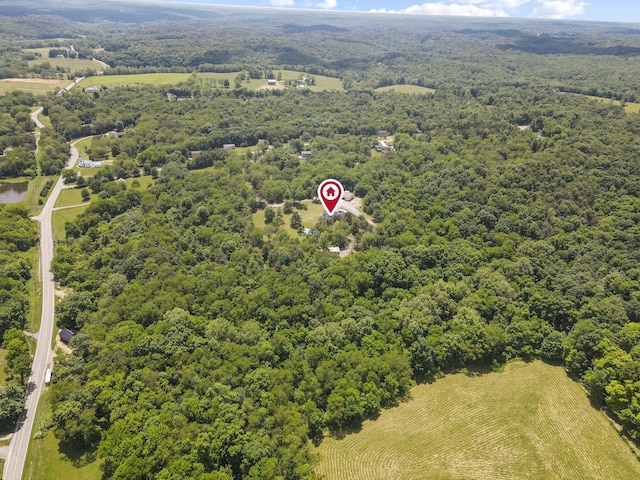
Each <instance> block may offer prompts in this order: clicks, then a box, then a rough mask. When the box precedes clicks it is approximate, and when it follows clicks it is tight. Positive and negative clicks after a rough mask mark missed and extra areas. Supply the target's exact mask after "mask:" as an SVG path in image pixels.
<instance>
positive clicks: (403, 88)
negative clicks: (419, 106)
mask: <svg viewBox="0 0 640 480" xmlns="http://www.w3.org/2000/svg"><path fill="white" fill-rule="evenodd" d="M390 91H393V92H399V93H435V90H434V89H433V88H427V87H419V86H417V85H389V86H387V87H380V88H376V92H390Z"/></svg>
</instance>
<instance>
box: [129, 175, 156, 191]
mask: <svg viewBox="0 0 640 480" xmlns="http://www.w3.org/2000/svg"><path fill="white" fill-rule="evenodd" d="M136 180H137V181H138V183H139V184H140V189H142V190H146V189H147V188H149V186H151V185H153V182H154V181H155V180H154V179H153V178H152V177H151V175H142V176H141V177H132V178H127V188H129V187H131V184H132V183H133V182H135V181H136Z"/></svg>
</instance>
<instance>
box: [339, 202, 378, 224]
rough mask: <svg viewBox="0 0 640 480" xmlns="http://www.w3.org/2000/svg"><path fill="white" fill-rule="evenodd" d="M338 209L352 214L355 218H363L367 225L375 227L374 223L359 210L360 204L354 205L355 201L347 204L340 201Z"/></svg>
mask: <svg viewBox="0 0 640 480" xmlns="http://www.w3.org/2000/svg"><path fill="white" fill-rule="evenodd" d="M338 208H342V209H344V210H346V211H347V212H351V213H352V214H354V215H355V216H356V217H360V216H362V217H364V219H365V220H366V221H367V222H368V223H369V225H372V226H374V227H375V226H376V224H375V223H374V221H373V220H371V219H370V218H369V217H368V216H367V214H366V213H364V212H363V211H362V210H361V208H360V202H359V201H358V202H357V203H356V201H355V200H353V201H351V202H347V201H346V200H344V199H343V200H341V201H340V204H339V205H338Z"/></svg>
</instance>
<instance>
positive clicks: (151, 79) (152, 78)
mask: <svg viewBox="0 0 640 480" xmlns="http://www.w3.org/2000/svg"><path fill="white" fill-rule="evenodd" d="M238 73H239V72H235V73H234V72H231V73H208V72H205V73H197V74H196V78H197V79H200V80H211V81H215V82H216V85H219V86H222V83H223V82H224V80H225V79H226V80H229V83H230V84H231V88H233V85H234V80H235V78H236V77H237V76H238ZM278 73H281V75H282V79H283V80H282V81H281V82H279V85H278V86H276V87H268V86H267V80H266V79H264V78H263V79H259V80H255V79H254V80H250V81H249V82H247V81H244V82H242V86H243V87H246V88H248V89H250V90H256V89H258V88H284V85H283V84H284V81H285V80H294V79H297V78H298V77H299V76H300V72H294V71H291V70H274V74H275V75H277V74H278ZM191 76H192V74H191V73H141V74H132V75H102V76H99V77H89V78H85V79H84V80H82V81H81V82H79V83H78V87H80V88H86V87H92V86H93V87H100V86H102V85H105V86H122V85H172V84H176V83H180V82H186V81H187V80H189V78H191ZM312 76H313V78H314V80H315V85H313V86H311V87H308V88H309V89H310V90H316V91H317V90H343V88H342V82H341V80H340V79H339V78H331V77H324V76H322V75H312Z"/></svg>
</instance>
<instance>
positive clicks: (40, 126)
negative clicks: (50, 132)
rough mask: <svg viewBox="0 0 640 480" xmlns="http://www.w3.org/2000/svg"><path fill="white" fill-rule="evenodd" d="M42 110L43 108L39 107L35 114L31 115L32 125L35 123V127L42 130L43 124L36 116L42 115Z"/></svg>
mask: <svg viewBox="0 0 640 480" xmlns="http://www.w3.org/2000/svg"><path fill="white" fill-rule="evenodd" d="M42 110H44V108H43V107H40V108H39V109H37V110H36V111H35V112H33V113H32V114H31V120H33V123H35V124H36V127H38V128H44V124H43V123H42V122H41V121H40V119H39V118H38V115H40V114H41V113H42Z"/></svg>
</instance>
